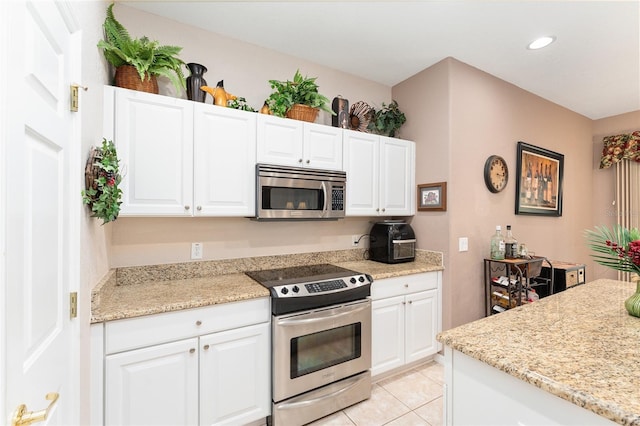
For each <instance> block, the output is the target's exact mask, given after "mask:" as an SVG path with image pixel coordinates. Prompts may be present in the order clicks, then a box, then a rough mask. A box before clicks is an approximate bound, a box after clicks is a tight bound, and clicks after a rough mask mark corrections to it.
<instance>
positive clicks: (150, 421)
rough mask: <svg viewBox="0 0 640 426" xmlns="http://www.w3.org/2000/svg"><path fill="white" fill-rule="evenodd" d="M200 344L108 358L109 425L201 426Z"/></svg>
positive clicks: (181, 344)
mask: <svg viewBox="0 0 640 426" xmlns="http://www.w3.org/2000/svg"><path fill="white" fill-rule="evenodd" d="M197 345H198V339H196V338H193V339H188V340H181V341H178V342H173V343H167V344H163V345H157V346H151V347H148V348H144V349H136V350H133V351H128V352H122V353H119V354H115V355H109V356H107V357H106V363H105V367H106V372H105V424H106V425H114V426H115V425H118V426H121V425H196V424H197V423H198V351H197Z"/></svg>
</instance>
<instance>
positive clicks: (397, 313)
mask: <svg viewBox="0 0 640 426" xmlns="http://www.w3.org/2000/svg"><path fill="white" fill-rule="evenodd" d="M404 300H405V299H404V296H398V297H390V298H387V299H382V300H374V301H373V302H372V304H371V332H372V335H371V375H372V376H376V375H378V374H380V373H383V372H385V371H389V370H392V369H394V368H396V367H400V366H402V365H404V363H405V362H404V356H405V352H404V351H405V349H404V346H405V342H404V341H405V339H404V333H405V324H404V322H405V320H404V317H405V301H404Z"/></svg>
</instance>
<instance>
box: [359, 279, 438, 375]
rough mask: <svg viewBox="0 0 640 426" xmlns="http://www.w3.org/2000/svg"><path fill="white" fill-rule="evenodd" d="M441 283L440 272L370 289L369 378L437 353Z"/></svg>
mask: <svg viewBox="0 0 640 426" xmlns="http://www.w3.org/2000/svg"><path fill="white" fill-rule="evenodd" d="M441 282H442V274H441V272H427V273H423V274H415V275H408V276H404V277H397V278H389V279H382V280H378V281H374V283H373V285H372V289H371V297H372V299H373V302H372V325H371V327H372V339H371V344H372V351H371V364H372V365H371V375H372V376H376V375H378V374H381V373H385V372H387V371H390V370H393V369H395V368H398V367H402V366H403V365H406V364H410V363H412V362H415V361H419V360H421V359H423V358H426V357H428V356H431V355H433V354H435V353H436V352H438V350H439V344H438V342H437V341H436V335H437V333H438V332H439V331H440V329H441V319H440V318H441V313H440V312H441V309H440V306H441V296H440V294H441V291H440V288H441Z"/></svg>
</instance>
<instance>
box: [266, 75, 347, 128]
mask: <svg viewBox="0 0 640 426" xmlns="http://www.w3.org/2000/svg"><path fill="white" fill-rule="evenodd" d="M316 78H317V77H313V78H310V77H306V76H305V77H303V76H302V74H300V70H296V73H295V75H294V76H293V81H290V80H287V81H278V80H269V84H270V85H271V88H272V89H273V90H274V91H273V93H271V95H269V97H268V98H267V100H266V103H267V105H268V107H269V111H270V113H271V114H273V115H276V116H278V117H287V118H293V119H296V120H303V121H308V122H314V121H315V119H316V117H317V116H318V111H319V110H323V111H326V112H328V113H329V114H332V115H335V113H334V112H333V111H332V110H331V109H330V108H329V106H328V103H329V99H328V98H327V97H325V96H323V95H321V94H320V93H319V92H318V85H317V84H316Z"/></svg>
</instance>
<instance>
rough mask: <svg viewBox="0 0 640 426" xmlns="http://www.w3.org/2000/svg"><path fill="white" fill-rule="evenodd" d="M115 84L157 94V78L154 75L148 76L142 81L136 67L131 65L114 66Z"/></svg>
mask: <svg viewBox="0 0 640 426" xmlns="http://www.w3.org/2000/svg"><path fill="white" fill-rule="evenodd" d="M116 86H117V87H123V88H125V89H131V90H138V91H140V92H148V93H155V94H158V79H157V78H156V76H155V75H152V76H148V77H147V78H145V79H144V81H142V80H141V79H140V74H138V71H137V70H136V67H134V66H133V65H121V66H119V67H118V68H116Z"/></svg>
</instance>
